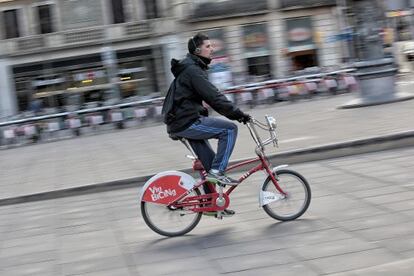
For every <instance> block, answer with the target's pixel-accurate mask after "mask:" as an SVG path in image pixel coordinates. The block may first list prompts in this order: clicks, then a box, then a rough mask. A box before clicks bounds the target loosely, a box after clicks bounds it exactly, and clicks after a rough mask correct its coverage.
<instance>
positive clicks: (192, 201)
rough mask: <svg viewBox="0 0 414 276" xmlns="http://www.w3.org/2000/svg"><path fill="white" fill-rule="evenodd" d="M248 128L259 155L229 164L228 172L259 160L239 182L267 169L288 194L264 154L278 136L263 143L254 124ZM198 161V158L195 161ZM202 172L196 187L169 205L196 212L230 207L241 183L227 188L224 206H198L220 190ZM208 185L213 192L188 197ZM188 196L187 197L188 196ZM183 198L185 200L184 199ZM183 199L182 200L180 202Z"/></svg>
mask: <svg viewBox="0 0 414 276" xmlns="http://www.w3.org/2000/svg"><path fill="white" fill-rule="evenodd" d="M248 128H249V130H250V134H251V135H252V137H253V139H254V140H255V142H256V144H257V145H258V147H257V148H256V154H257V157H255V158H252V159H249V160H246V161H243V162H240V163H236V164H234V165H231V166H229V167H228V168H227V169H226V172H228V171H231V170H234V169H236V168H239V167H242V166H245V165H249V164H252V163H255V162H259V164H258V165H256V166H255V167H253V168H251V169H249V170H248V171H247V172H245V173H244V174H242V175H241V176H240V177H239V179H238V180H239V182H240V183H241V182H243V181H244V180H246V179H247V178H248V177H249V176H251V175H252V174H254V173H256V172H258V171H262V170H265V171H266V173H267V174H268V176H269V177H270V179H271V180H272V182H273V184H274V185H275V187H276V189H277V190H278V191H279V192H280V193H281V194H283V195H284V196H286V195H287V194H286V193H285V192H284V191H283V190H282V188H281V187H280V186H279V184H278V182H277V179H276V177H275V176H274V174H273V171H272V169H271V167H270V164H269V162H268V161H267V157H266V155H265V154H264V144H266V143H269V142H272V141H274V140H275V139H276V137H273V136H271V139H268V140H267V141H265V143H263V142H262V141H261V140H260V137H259V135H258V134H257V131H256V130H255V128H254V126H253V124H251V125H248ZM185 145H186V146H187V148H188V149H189V150H190V151H191V152H192V154H193V155H195V154H194V152H193V151H192V149H191V147H189V146H188V145H187V144H185ZM195 162H197V160H196V161H195ZM198 171H199V173H200V177H201V180H200V181H198V182H197V183H196V184H195V185H194V187H193V188H192V189H191V190H189V191H188V192H187V193H185V194H183V195H182V196H180V197H178V198H177V199H175V200H174V201H173V202H170V203H169V204H168V206H174V207H176V208H179V207H190V206H194V209H193V211H195V212H207V211H220V210H224V209H225V208H227V207H228V205H229V196H230V194H231V193H232V192H233V191H234V190H235V189H236V188H237V187H238V186H239V185H240V184H239V185H237V186H232V187H230V188H229V189H227V190H226V191H225V192H224V193H223V194H222V196H223V197H224V199H225V200H226V204H225V205H224V206H222V207H221V208H217V206H216V207H196V205H199V200H208V201H205V203H204V204H207V203H211V202H213V200H216V199H217V198H218V195H219V192H218V191H217V189H216V186H215V185H214V184H212V183H210V182H208V181H207V180H206V175H207V173H206V171H205V170H198ZM204 184H206V185H208V187H209V189H210V191H211V193H210V194H207V195H201V196H191V197H187V196H188V195H189V194H190V193H191V192H193V191H194V190H195V189H197V188H200V187H201V186H202V185H204ZM186 197H187V198H186ZM182 200H183V201H182ZM180 201H182V202H180Z"/></svg>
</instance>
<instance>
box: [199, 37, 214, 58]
mask: <svg viewBox="0 0 414 276" xmlns="http://www.w3.org/2000/svg"><path fill="white" fill-rule="evenodd" d="M200 49H201V53H200V54H198V55H199V56H202V57H205V58H210V59H211V58H213V45H211V43H210V40H204V41H203V44H202V45H201V46H200Z"/></svg>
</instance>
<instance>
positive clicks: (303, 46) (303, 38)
mask: <svg viewBox="0 0 414 276" xmlns="http://www.w3.org/2000/svg"><path fill="white" fill-rule="evenodd" d="M286 27H287V38H288V46H289V52H296V51H302V50H311V49H314V48H315V43H314V41H313V28H312V22H311V18H310V17H300V18H292V19H287V20H286Z"/></svg>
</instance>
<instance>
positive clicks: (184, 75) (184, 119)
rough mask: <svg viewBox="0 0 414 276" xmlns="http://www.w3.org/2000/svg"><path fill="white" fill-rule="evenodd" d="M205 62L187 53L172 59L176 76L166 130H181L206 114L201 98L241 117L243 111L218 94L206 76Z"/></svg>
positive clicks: (224, 112) (231, 115)
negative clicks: (172, 113)
mask: <svg viewBox="0 0 414 276" xmlns="http://www.w3.org/2000/svg"><path fill="white" fill-rule="evenodd" d="M207 69H208V66H207V65H206V64H205V63H204V62H203V61H202V60H201V59H200V58H199V57H197V56H195V55H191V54H187V57H186V58H184V59H183V60H180V61H178V60H176V59H172V60H171V72H172V73H173V74H174V76H175V78H176V89H175V91H174V93H175V94H174V112H175V118H174V120H172V122H171V123H169V124H167V132H168V133H175V132H180V131H183V130H185V129H186V128H188V127H189V126H190V125H192V124H193V123H194V122H195V121H196V120H197V119H198V118H200V116H207V112H206V109H205V108H204V107H203V104H202V102H203V101H204V102H206V103H207V104H208V105H209V106H211V107H212V108H213V109H214V110H215V111H217V112H218V113H220V114H222V115H224V116H226V117H227V118H229V119H230V120H240V119H242V117H243V115H244V113H243V112H242V111H241V110H240V109H238V108H237V107H236V106H235V105H234V104H233V103H232V102H230V101H229V100H227V98H226V97H225V96H224V95H223V94H221V93H220V92H219V91H218V89H217V88H216V87H215V86H214V85H213V84H212V83H211V82H210V81H209V80H208V75H207V71H206V70H207Z"/></svg>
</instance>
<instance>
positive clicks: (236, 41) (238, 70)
mask: <svg viewBox="0 0 414 276" xmlns="http://www.w3.org/2000/svg"><path fill="white" fill-rule="evenodd" d="M225 31H226V37H227V41H226V44H227V45H226V46H227V52H228V55H229V57H230V65H231V71H232V72H233V73H235V74H238V75H243V76H247V64H246V59H245V58H244V55H243V48H244V46H243V42H242V37H243V34H242V29H241V27H240V26H228V27H226V28H225Z"/></svg>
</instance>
